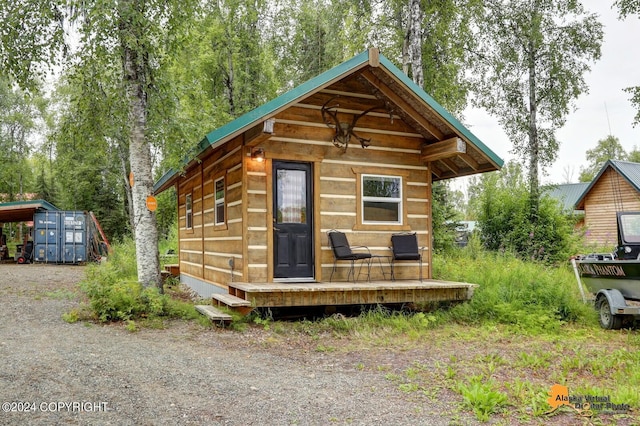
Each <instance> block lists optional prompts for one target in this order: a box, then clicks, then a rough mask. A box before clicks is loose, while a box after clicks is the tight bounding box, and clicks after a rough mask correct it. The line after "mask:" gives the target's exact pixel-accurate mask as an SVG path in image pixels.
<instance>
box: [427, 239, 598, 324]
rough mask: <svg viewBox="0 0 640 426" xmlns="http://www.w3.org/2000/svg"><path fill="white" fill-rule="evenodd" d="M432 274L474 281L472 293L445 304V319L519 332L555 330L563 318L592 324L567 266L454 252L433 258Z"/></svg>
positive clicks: (509, 256)
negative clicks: (451, 304) (460, 300)
mask: <svg viewBox="0 0 640 426" xmlns="http://www.w3.org/2000/svg"><path fill="white" fill-rule="evenodd" d="M433 265H434V276H435V277H436V278H441V279H447V280H452V281H462V282H470V283H475V284H478V285H479V286H478V288H477V289H476V291H475V292H474V295H473V298H472V299H471V300H470V301H469V302H468V303H463V304H460V305H457V306H454V307H453V308H451V310H450V311H449V312H448V315H447V316H448V318H449V319H451V320H454V321H458V322H460V323H465V324H480V323H483V322H487V321H493V322H496V323H500V324H508V325H509V326H512V327H514V328H516V329H518V330H519V331H520V332H525V333H528V334H544V333H548V332H550V331H551V332H554V331H555V332H557V331H559V330H560V328H561V326H562V325H563V324H565V323H567V322H580V323H583V324H586V323H593V322H594V321H595V313H594V312H593V308H592V307H590V306H585V305H584V304H583V303H582V301H581V299H580V294H579V290H578V287H577V283H576V281H575V277H574V275H573V272H572V271H571V270H570V267H569V265H568V263H567V265H561V266H558V267H552V266H548V265H544V264H539V263H534V262H524V261H522V260H519V259H517V258H516V257H514V256H512V255H510V254H508V253H504V254H500V253H492V252H485V251H481V252H474V253H472V254H471V253H469V252H467V251H465V250H460V251H454V252H452V253H451V254H448V255H446V256H438V257H435V258H434V262H433Z"/></svg>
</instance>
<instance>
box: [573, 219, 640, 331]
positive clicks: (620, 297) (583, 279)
mask: <svg viewBox="0 0 640 426" xmlns="http://www.w3.org/2000/svg"><path fill="white" fill-rule="evenodd" d="M616 216H617V224H618V246H617V247H616V249H615V251H614V252H613V253H592V254H588V255H583V256H577V257H576V258H575V263H574V265H575V266H574V267H575V270H576V274H578V275H579V279H578V284H580V285H582V283H584V285H585V286H586V288H587V289H588V290H589V291H590V292H591V293H592V294H594V296H595V298H594V304H595V308H596V310H597V311H598V313H599V317H600V325H601V326H602V327H603V328H605V329H619V328H621V327H622V326H624V325H628V324H630V323H633V322H634V321H636V320H640V212H619V213H617V215H616ZM581 288H582V287H581Z"/></svg>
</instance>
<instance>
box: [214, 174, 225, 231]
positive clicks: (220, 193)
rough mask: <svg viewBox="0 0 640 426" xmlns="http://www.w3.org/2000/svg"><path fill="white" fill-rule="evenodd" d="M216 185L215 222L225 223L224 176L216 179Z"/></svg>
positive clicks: (218, 223)
mask: <svg viewBox="0 0 640 426" xmlns="http://www.w3.org/2000/svg"><path fill="white" fill-rule="evenodd" d="M213 185H214V189H215V212H216V213H215V224H216V225H224V221H225V215H224V210H225V208H224V207H225V203H224V198H225V194H224V193H225V188H224V177H221V178H220V179H216V181H215V183H214V184H213Z"/></svg>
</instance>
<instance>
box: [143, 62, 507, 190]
mask: <svg viewBox="0 0 640 426" xmlns="http://www.w3.org/2000/svg"><path fill="white" fill-rule="evenodd" d="M369 52H370V51H369V50H366V51H364V52H362V53H360V54H359V55H357V56H354V57H353V58H351V59H349V60H348V61H346V62H343V63H342V64H340V65H338V66H336V67H334V68H332V69H330V70H328V71H325V72H324V73H322V74H320V75H318V76H316V77H314V78H312V79H311V80H308V81H306V82H305V83H303V84H301V85H299V86H297V87H296V88H294V89H292V90H290V91H288V92H286V93H284V94H282V95H280V96H278V97H277V98H275V99H273V100H271V101H269V102H267V103H266V104H263V105H261V106H259V107H258V108H256V109H254V110H252V111H249V112H248V113H246V114H244V115H242V116H241V117H239V118H237V119H235V120H233V121H231V122H229V123H227V124H225V125H224V126H222V127H219V128H217V129H216V130H214V131H212V132H210V133H208V134H207V135H206V136H205V137H204V138H203V139H202V140H201V141H200V143H199V144H198V147H197V150H196V155H195V156H198V155H200V154H201V153H202V152H204V151H205V150H206V149H207V148H209V147H215V146H216V145H220V144H223V143H225V142H227V141H228V140H230V139H231V138H233V137H234V136H237V135H238V134H240V133H242V131H244V130H246V129H248V128H250V127H251V126H254V125H256V124H258V123H259V122H262V121H264V120H266V119H268V118H271V117H273V116H274V115H275V114H277V113H278V112H279V111H280V110H282V109H284V108H286V107H287V106H288V105H290V104H292V103H294V102H296V101H298V100H300V99H303V98H305V97H307V96H309V95H311V94H313V93H315V92H317V91H318V90H320V89H322V88H323V87H326V86H329V85H330V84H332V83H333V82H335V81H337V80H339V79H340V78H342V77H344V76H346V75H349V74H352V73H353V72H354V71H357V70H359V69H361V68H364V67H365V66H367V65H368V64H369V59H370V55H369ZM379 57H380V64H381V65H382V66H383V67H384V68H386V70H387V71H388V72H390V73H391V74H392V75H394V76H395V77H396V78H397V79H398V80H400V81H401V82H402V83H403V84H404V85H406V86H407V87H408V88H409V89H410V90H411V91H412V92H413V93H414V94H415V95H417V96H418V97H419V98H420V99H422V100H423V101H424V102H425V103H426V104H427V105H429V107H431V108H432V109H433V110H434V111H435V112H436V113H437V114H439V115H440V116H441V117H442V119H443V120H445V121H447V122H448V123H449V124H450V125H451V126H452V127H453V128H454V129H455V130H456V131H458V132H459V133H460V134H462V135H463V136H464V137H465V138H467V139H468V140H469V141H470V142H471V143H473V144H474V145H475V146H476V147H477V148H478V149H479V150H480V151H482V152H483V153H484V154H485V155H486V156H487V157H488V158H489V159H490V160H491V161H492V162H493V163H495V164H496V166H498V167H502V165H503V164H504V161H503V160H502V159H501V158H500V157H498V156H497V155H496V154H495V153H494V152H493V151H491V149H489V148H488V147H487V146H486V145H485V144H484V143H482V141H480V140H479V139H478V138H477V137H476V136H475V135H474V134H473V133H471V131H469V129H467V128H466V127H465V126H464V125H462V123H460V122H459V121H458V120H457V119H456V118H454V117H453V116H452V115H451V114H450V113H449V112H447V111H446V110H445V109H444V108H443V107H442V106H441V105H440V104H439V103H438V102H436V101H435V100H434V99H433V98H432V97H431V96H429V95H428V94H427V93H426V92H425V91H424V90H423V89H422V88H421V87H419V86H418V85H417V84H415V83H414V82H413V81H412V80H411V79H410V78H409V77H408V76H407V75H406V74H404V73H403V72H402V71H400V70H399V69H398V67H396V66H395V65H394V64H393V63H392V62H391V61H389V60H388V59H387V58H385V57H384V56H383V55H379ZM192 159H193V158H191V159H188V160H187V161H186V162H188V161H190V160H192ZM177 173H178V171H177V170H175V169H171V170H169V171H167V172H166V173H165V174H164V175H163V176H162V177H161V178H160V179H159V180H158V181H157V182H156V184H155V185H154V191H158V190H159V189H160V188H162V187H163V186H164V185H165V184H167V183H168V182H169V181H171V180H172V179H173V178H174V177H175V176H176V175H177Z"/></svg>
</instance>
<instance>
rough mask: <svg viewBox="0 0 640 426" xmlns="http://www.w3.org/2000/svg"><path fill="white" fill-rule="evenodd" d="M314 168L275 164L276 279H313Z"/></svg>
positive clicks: (300, 164) (274, 251) (274, 224)
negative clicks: (312, 174) (312, 183)
mask: <svg viewBox="0 0 640 426" xmlns="http://www.w3.org/2000/svg"><path fill="white" fill-rule="evenodd" d="M311 182H312V180H311V164H310V163H292V162H285V161H274V162H273V215H274V217H273V249H274V250H273V253H274V254H273V262H274V267H273V277H274V279H276V280H278V279H279V280H282V281H286V280H295V279H303V280H304V279H306V280H312V279H313V204H312V200H313V197H312V185H311Z"/></svg>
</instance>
